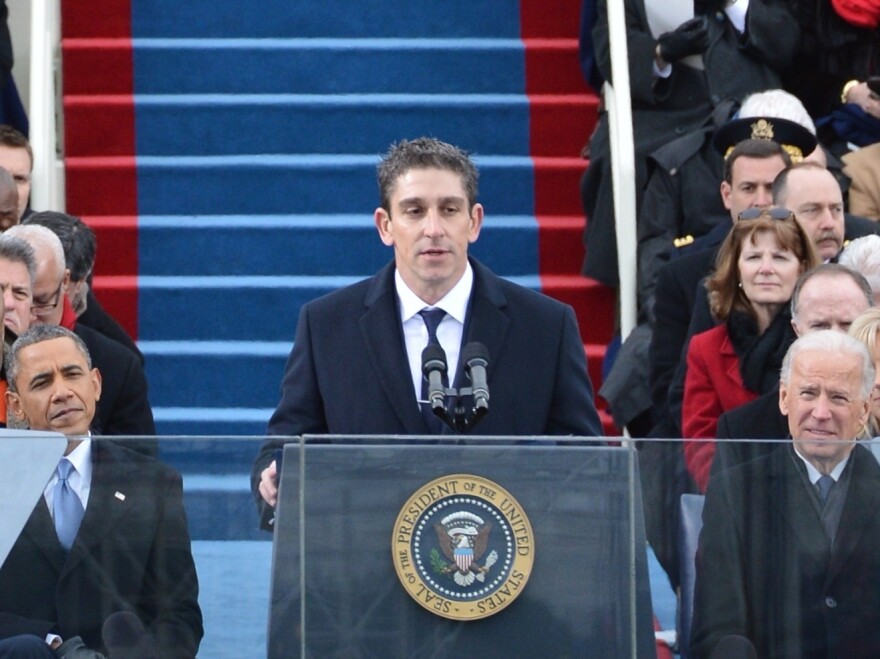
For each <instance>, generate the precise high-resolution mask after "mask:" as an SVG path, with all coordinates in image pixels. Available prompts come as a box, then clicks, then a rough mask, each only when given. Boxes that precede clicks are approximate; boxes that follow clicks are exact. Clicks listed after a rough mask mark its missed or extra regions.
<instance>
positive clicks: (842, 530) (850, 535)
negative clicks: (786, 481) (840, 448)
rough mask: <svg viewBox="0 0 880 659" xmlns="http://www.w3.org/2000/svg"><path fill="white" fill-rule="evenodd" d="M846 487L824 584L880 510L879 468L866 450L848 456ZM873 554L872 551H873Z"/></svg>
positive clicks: (861, 449)
mask: <svg viewBox="0 0 880 659" xmlns="http://www.w3.org/2000/svg"><path fill="white" fill-rule="evenodd" d="M850 460H852V461H853V464H852V465H850V468H851V472H850V475H849V486H848V488H847V493H846V502H845V503H844V504H843V512H842V513H841V515H840V524H839V526H838V530H837V539H836V540H835V543H834V548H833V550H832V553H831V563H830V565H829V566H828V572H827V574H826V578H825V583H826V584H828V583H831V581H832V580H833V579H834V578H835V577H836V576H837V574H838V573H839V572H840V570H841V568H842V567H843V565H844V563H845V562H846V560H847V559H848V558H849V557H850V556H851V555H852V553H853V551H854V550H855V549H856V547H857V546H858V545H859V542H860V541H861V539H862V535H863V534H864V531H865V529H866V528H867V527H868V525H869V524H872V523H875V519H876V517H877V514H878V510H880V467H878V466H877V465H876V464H875V463H874V462H875V461H874V458H873V456H871V455H868V453H867V450H866V449H863V448H862V447H861V446H856V447H855V449H854V450H853V452H852V454H851V455H850ZM872 551H873V550H872Z"/></svg>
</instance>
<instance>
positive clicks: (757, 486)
mask: <svg viewBox="0 0 880 659" xmlns="http://www.w3.org/2000/svg"><path fill="white" fill-rule="evenodd" d="M873 387H874V366H873V363H872V362H871V357H870V355H869V354H868V351H867V349H866V348H865V346H864V345H863V344H861V342H859V341H857V340H855V339H853V338H852V337H850V336H847V335H845V334H842V333H840V332H834V331H830V330H823V331H819V332H813V333H810V334H808V335H807V336H804V337H801V338H799V339H798V340H797V341H795V342H794V343H793V344H792V346H791V348H790V349H789V351H788V353H787V354H786V357H785V360H784V361H783V364H782V370H781V375H780V388H779V409H780V410H781V411H782V413H783V414H785V415H786V417H787V419H788V431H789V433H790V436H791V437H792V441H791V442H789V443H787V444H785V445H782V446H780V447H779V449H778V450H775V451H773V452H772V453H769V454H767V455H765V456H763V457H761V458H758V459H756V460H752V461H751V462H748V463H745V464H742V465H739V466H737V467H734V468H732V469H730V470H727V471H725V472H723V473H721V474H718V475H717V476H716V477H715V478H714V479H713V480H712V481H711V482H710V484H709V490H708V492H707V494H706V503H705V507H704V509H703V529H702V533H701V535H700V543H699V549H698V551H697V579H696V587H695V594H694V619H693V634H692V642H691V656H693V657H697V658H707V657H713V656H721V655H719V654H717V653H716V650H717V649H718V648H719V647H720V644H721V643H723V642H726V641H725V639H730V638H737V639H739V640H740V641H742V640H743V639H746V640H747V641H748V642H750V643H751V644H752V645H753V646H754V648H755V649H756V651H757V655H752V656H758V657H763V658H770V657H779V658H782V657H791V658H792V659H794V658H795V657H797V658H798V659H803V658H808V659H809V658H813V657H815V658H818V657H847V658H848V659H858V658H864V659H868V658H869V657H871V658H873V657H876V656H877V651H878V648H880V588H877V584H878V583H880V553H878V551H877V546H878V542H880V466H878V464H877V461H876V460H875V459H874V457H873V456H872V455H871V453H870V452H869V451H868V450H866V449H865V448H864V447H863V446H859V445H857V444H856V438H857V437H858V436H859V434H860V433H861V432H862V428H863V427H864V424H865V423H866V422H867V420H868V415H869V413H870V396H871V392H872V389H873ZM723 656H730V655H723ZM742 656H747V655H745V654H744V655H742Z"/></svg>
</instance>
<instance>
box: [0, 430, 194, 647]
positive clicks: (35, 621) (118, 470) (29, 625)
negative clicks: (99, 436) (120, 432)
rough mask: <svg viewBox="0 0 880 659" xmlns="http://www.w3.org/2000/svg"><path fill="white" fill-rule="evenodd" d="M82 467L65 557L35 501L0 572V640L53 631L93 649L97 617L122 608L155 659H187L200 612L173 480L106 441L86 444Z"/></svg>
mask: <svg viewBox="0 0 880 659" xmlns="http://www.w3.org/2000/svg"><path fill="white" fill-rule="evenodd" d="M92 464H93V471H92V483H91V492H90V494H89V499H88V506H87V507H86V513H85V517H83V521H82V525H81V526H80V529H79V533H78V534H77V536H76V540H75V541H74V544H73V547H71V550H70V554H68V555H65V552H64V550H63V549H62V547H61V545H60V544H59V542H58V536H57V535H56V533H55V527H54V525H53V522H52V518H51V516H50V514H49V509H48V507H47V506H46V500H45V499H44V498H43V497H40V500H39V502H38V503H37V506H36V507H35V508H34V512H33V513H32V514H31V517H30V519H29V520H28V522H27V524H26V525H25V528H24V530H23V531H22V533H21V536H20V537H19V538H18V540H17V541H16V543H15V546H14V547H13V548H12V551H11V552H10V554H9V557H8V558H7V559H6V562H5V563H4V564H3V567H2V569H0V638H7V637H9V636H14V635H16V634H36V635H38V636H40V637H44V636H45V635H46V634H47V633H49V632H53V633H58V634H60V635H61V637H62V638H68V637H71V636H76V635H78V636H81V637H82V639H83V642H84V643H85V644H86V645H87V646H88V647H90V648H92V649H96V650H102V648H103V643H102V642H101V626H102V625H103V623H104V621H105V619H106V618H107V617H108V616H109V615H110V614H111V613H114V612H116V611H131V612H133V613H135V614H136V615H137V616H138V617H139V618H140V619H141V620H142V621H143V623H144V626H145V627H146V628H147V630H148V631H149V632H150V633H151V634H152V636H153V637H154V639H155V641H156V643H157V646H158V649H159V655H160V656H162V657H163V658H164V657H173V658H179V659H184V658H186V659H189V658H192V657H194V656H195V654H196V650H197V649H198V646H199V641H200V640H201V638H202V634H203V631H202V615H201V611H200V609H199V605H198V601H197V598H198V582H197V579H196V571H195V565H194V563H193V558H192V553H191V551H190V538H189V532H188V531H187V522H186V513H185V512H184V509H183V498H182V497H183V494H182V486H181V479H180V475H179V474H178V473H177V472H175V471H174V470H172V469H171V468H170V467H167V466H165V465H162V464H161V463H159V462H157V461H155V460H152V459H150V458H146V457H144V456H142V455H140V454H138V453H135V452H132V451H129V450H128V449H125V448H122V447H120V446H117V445H115V444H114V443H113V442H109V441H106V440H105V441H102V440H93V444H92ZM103 651H104V652H105V654H106V650H103Z"/></svg>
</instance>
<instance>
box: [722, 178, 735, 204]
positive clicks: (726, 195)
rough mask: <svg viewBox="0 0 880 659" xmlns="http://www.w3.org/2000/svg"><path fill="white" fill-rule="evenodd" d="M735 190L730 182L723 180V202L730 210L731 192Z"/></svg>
mask: <svg viewBox="0 0 880 659" xmlns="http://www.w3.org/2000/svg"><path fill="white" fill-rule="evenodd" d="M732 191H733V188H732V187H731V185H730V183H728V182H727V181H721V202H722V203H723V204H724V207H725V208H726V209H727V210H730V193H731V192H732Z"/></svg>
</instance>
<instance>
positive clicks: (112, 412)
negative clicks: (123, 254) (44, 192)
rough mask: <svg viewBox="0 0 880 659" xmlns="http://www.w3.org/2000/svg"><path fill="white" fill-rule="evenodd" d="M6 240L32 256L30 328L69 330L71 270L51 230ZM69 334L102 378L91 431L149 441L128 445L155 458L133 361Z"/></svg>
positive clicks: (106, 345)
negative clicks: (20, 244)
mask: <svg viewBox="0 0 880 659" xmlns="http://www.w3.org/2000/svg"><path fill="white" fill-rule="evenodd" d="M7 237H15V238H19V239H22V240H24V241H26V242H27V244H29V245H30V247H31V249H32V250H33V252H34V254H35V255H36V264H37V267H36V277H35V278H34V287H33V304H32V305H31V324H33V325H39V324H45V325H60V326H62V327H67V329H71V327H68V326H67V325H68V324H69V323H71V321H73V322H75V320H76V318H75V315H74V314H73V313H72V312H71V313H70V314H69V315H68V318H65V313H64V311H65V305H64V296H65V294H66V292H67V287H68V284H69V283H70V270H68V269H67V267H66V264H65V259H64V250H63V248H62V247H61V241H60V240H59V239H58V237H57V236H56V235H55V234H54V233H52V231H50V230H49V229H47V228H46V227H43V226H39V225H22V224H20V225H17V226H14V227H12V228H11V229H9V230H8V231H7V232H6V233H5V234H4V235H3V238H7ZM72 329H73V331H74V332H75V333H76V334H77V335H78V336H79V337H80V338H81V339H82V340H83V341H84V342H85V344H86V346H88V349H89V353H90V354H91V356H92V361H93V362H94V364H95V366H96V367H97V368H98V369H99V370H100V371H101V375H102V376H103V379H104V386H103V393H102V395H101V398H100V400H99V401H98V408H97V412H96V414H95V419H94V421H95V427H94V428H93V430H94V431H95V433H96V434H102V435H126V436H144V435H146V436H151V437H150V439H144V440H137V441H136V442H131V443H129V444H128V445H129V446H130V447H131V448H135V449H136V450H139V451H142V452H143V453H146V454H147V455H152V456H155V455H156V454H157V452H158V447H157V445H156V440H155V438H154V437H152V436H153V435H155V434H156V427H155V425H154V423H153V412H152V410H151V409H150V403H149V401H148V400H147V379H146V376H145V375H144V371H143V368H142V367H141V364H140V362H139V361H138V359H137V357H135V355H134V354H133V353H132V352H131V351H130V350H128V349H127V348H125V347H124V346H122V345H121V344H119V343H117V342H116V341H113V340H112V339H108V338H107V337H105V336H103V335H102V334H99V333H98V332H96V331H94V330H93V329H91V328H89V327H85V326H84V325H78V324H77V325H75V326H74V327H73V328H72Z"/></svg>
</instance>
